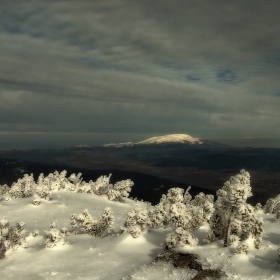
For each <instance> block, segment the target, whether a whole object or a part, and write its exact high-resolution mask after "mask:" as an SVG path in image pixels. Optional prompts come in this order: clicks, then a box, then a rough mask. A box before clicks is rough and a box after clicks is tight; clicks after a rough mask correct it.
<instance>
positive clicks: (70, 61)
mask: <svg viewBox="0 0 280 280" xmlns="http://www.w3.org/2000/svg"><path fill="white" fill-rule="evenodd" d="M279 9H280V3H278V2H277V1H273V0H271V1H270V0H269V1H266V2H263V1H260V0H256V1H254V2H252V1H245V2H244V1H222V0H219V1H218V0H215V1H207V0H198V1H191V0H187V1H186V0H184V1H183V0H177V1H165V0H153V1H146V0H142V1H136V0H102V1H98V0H97V1H83V0H79V1H77V0H76V1H75V0H71V1H69V0H68V1H66V0H65V1H58V0H56V1H43V0H34V1H33V0H29V1H27V2H24V1H19V0H14V1H7V0H4V1H1V3H0V18H1V22H0V41H1V47H0V144H1V139H2V140H3V139H4V140H5V141H9V139H14V136H15V133H16V134H17V135H22V136H23V137H22V139H31V138H32V137H33V138H34V139H36V135H38V134H40V135H41V134H43V135H45V136H44V139H48V141H51V140H52V141H57V140H59V139H61V141H62V139H63V141H64V140H65V138H71V137H72V139H78V140H79V141H83V140H84V141H91V142H92V143H91V144H94V143H97V142H98V143H99V142H114V141H116V142H117V141H123V140H126V141H140V140H143V139H144V138H145V137H146V136H147V137H150V136H155V135H159V134H168V133H187V134H190V135H193V136H197V137H203V138H219V137H223V138H225V137H229V138H238V137H245V136H246V137H248V136H250V137H266V136H270V137H280V132H279V129H278V126H279V125H278V120H279V112H278V111H279V108H280V80H279V74H280V73H279V70H280V55H279V53H280V52H279V51H280V37H279V35H278V34H280V20H279V16H278V14H277V13H278V11H279ZM58 135H60V136H58ZM62 135H63V137H62ZM67 135H68V136H67ZM69 135H71V136H69ZM82 135H91V136H88V137H85V136H82ZM137 135H138V136H137ZM19 138H20V137H19ZM136 138H138V139H136ZM4 140H3V141H4ZM78 140H77V141H78ZM19 141H20V140H19ZM23 141H27V140H23ZM38 141H40V140H38ZM75 141H76V140H75Z"/></svg>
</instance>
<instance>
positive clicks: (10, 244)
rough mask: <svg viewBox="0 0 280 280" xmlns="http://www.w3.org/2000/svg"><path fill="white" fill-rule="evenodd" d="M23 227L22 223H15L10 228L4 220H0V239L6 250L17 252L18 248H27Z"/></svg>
mask: <svg viewBox="0 0 280 280" xmlns="http://www.w3.org/2000/svg"><path fill="white" fill-rule="evenodd" d="M24 225H25V224H24V223H23V222H17V223H16V225H15V227H10V225H9V222H8V221H7V220H6V219H1V220H0V237H1V238H2V239H3V242H4V245H5V247H6V249H7V250H8V249H10V248H11V249H13V250H17V248H18V247H19V246H21V247H23V248H27V242H26V240H25V235H26V230H25V229H24Z"/></svg>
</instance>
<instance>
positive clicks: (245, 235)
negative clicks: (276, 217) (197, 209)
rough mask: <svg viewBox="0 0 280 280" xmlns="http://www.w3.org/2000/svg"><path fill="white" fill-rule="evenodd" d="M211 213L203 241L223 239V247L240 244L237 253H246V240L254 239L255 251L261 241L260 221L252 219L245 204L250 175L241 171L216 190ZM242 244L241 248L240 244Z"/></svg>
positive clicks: (248, 206) (253, 217)
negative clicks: (213, 209) (208, 228)
mask: <svg viewBox="0 0 280 280" xmlns="http://www.w3.org/2000/svg"><path fill="white" fill-rule="evenodd" d="M217 196H218V199H217V201H216V202H215V205H214V206H215V211H214V213H213V215H212V217H211V219H210V223H209V224H210V231H209V232H208V234H207V236H206V238H205V241H206V242H208V243H210V242H212V241H214V240H216V239H223V240H224V247H227V246H228V245H231V244H233V243H238V242H243V243H240V244H239V246H238V248H237V252H246V251H247V248H246V246H247V245H246V242H244V241H246V240H248V239H249V238H250V237H251V238H252V239H253V240H254V247H255V248H257V249H258V248H259V245H260V243H261V241H262V222H261V221H260V220H258V219H257V218H256V217H255V216H254V208H253V207H252V206H251V205H249V204H247V203H246V200H247V198H248V197H250V196H252V192H251V186H250V174H249V173H248V172H247V171H245V170H244V169H242V170H241V171H240V173H239V174H237V175H235V176H232V177H231V178H230V179H229V180H228V181H226V182H225V183H224V186H223V187H222V188H221V189H219V190H218V191H217ZM241 244H243V245H241Z"/></svg>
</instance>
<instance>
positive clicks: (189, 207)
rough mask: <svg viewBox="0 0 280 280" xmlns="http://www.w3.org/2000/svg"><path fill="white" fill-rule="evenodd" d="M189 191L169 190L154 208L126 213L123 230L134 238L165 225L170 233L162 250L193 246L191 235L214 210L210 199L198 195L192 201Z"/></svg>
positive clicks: (209, 197)
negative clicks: (125, 228) (124, 228)
mask: <svg viewBox="0 0 280 280" xmlns="http://www.w3.org/2000/svg"><path fill="white" fill-rule="evenodd" d="M189 189H190V187H189V188H188V189H187V190H186V191H184V190H183V189H181V188H171V189H169V190H168V193H167V195H163V196H162V198H161V200H160V202H159V204H157V205H156V206H149V207H147V209H144V210H143V209H142V210H141V209H135V210H134V211H131V212H129V213H128V217H127V220H126V223H125V226H126V227H127V231H128V232H130V233H131V234H132V236H133V237H138V236H139V234H140V233H141V232H143V231H149V229H150V228H159V227H167V226H169V227H171V228H172V229H173V232H172V233H170V234H168V235H167V237H166V240H165V242H164V244H163V247H164V248H165V249H166V250H168V249H171V248H175V247H177V246H179V247H180V246H184V245H190V246H193V245H195V244H197V242H198V240H197V239H196V238H195V237H194V236H193V234H192V232H193V231H194V230H196V229H198V228H199V227H200V226H202V225H203V224H204V223H205V221H207V220H208V219H209V218H210V216H211V214H212V212H213V211H214V208H213V200H214V197H213V196H211V195H205V194H203V193H200V194H198V195H197V196H196V197H195V198H194V199H193V200H192V197H191V195H190V194H189Z"/></svg>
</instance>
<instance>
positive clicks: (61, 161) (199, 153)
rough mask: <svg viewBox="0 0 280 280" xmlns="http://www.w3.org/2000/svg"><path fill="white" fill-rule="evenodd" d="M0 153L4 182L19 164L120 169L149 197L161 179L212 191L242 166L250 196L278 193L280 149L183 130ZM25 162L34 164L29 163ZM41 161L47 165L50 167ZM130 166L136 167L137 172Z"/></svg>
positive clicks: (34, 169) (158, 188)
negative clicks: (233, 142) (248, 178)
mask: <svg viewBox="0 0 280 280" xmlns="http://www.w3.org/2000/svg"><path fill="white" fill-rule="evenodd" d="M0 157H2V158H3V159H4V160H6V159H9V161H7V162H8V163H7V162H5V163H4V161H3V162H2V166H0V181H1V176H2V183H3V182H4V181H5V180H8V179H9V180H10V179H12V178H13V177H14V178H15V177H17V178H18V176H21V175H22V174H23V173H21V172H23V171H22V170H25V171H28V172H33V173H38V172H40V170H42V171H41V172H46V171H47V170H50V172H53V171H54V170H53V169H54V168H57V166H59V167H60V168H63V169H66V170H69V171H70V170H71V169H75V170H80V171H82V170H83V174H85V175H86V174H87V173H86V172H85V170H87V171H88V172H90V175H88V176H89V177H88V179H96V178H92V177H95V175H97V173H98V174H101V175H102V174H103V172H105V174H107V173H108V172H109V170H113V172H112V173H113V174H116V173H118V174H120V175H122V176H120V177H123V178H130V177H131V178H134V179H135V181H136V182H139V183H137V184H136V185H135V188H134V190H135V193H134V195H135V196H137V197H139V198H143V199H147V198H148V196H149V191H148V190H150V191H151V197H153V196H157V199H158V198H159V196H160V194H161V193H165V192H166V188H164V187H161V185H164V186H165V187H167V186H166V185H170V184H172V185H177V186H181V184H183V185H184V186H188V185H191V186H196V187H200V188H201V189H207V190H208V191H212V192H214V191H216V190H217V189H219V188H221V187H222V185H223V184H224V182H225V181H227V180H228V179H229V178H230V176H232V175H235V174H237V173H239V171H240V169H242V168H244V169H246V170H247V171H249V173H250V174H251V176H252V178H251V183H252V188H253V193H254V196H253V197H252V201H253V200H254V201H257V202H259V201H261V202H264V201H265V200H266V199H267V198H269V197H273V196H276V195H278V194H279V193H280V149H277V148H250V147H247V148H238V147H234V146H229V145H224V144H220V143H217V142H214V141H210V140H205V139H201V138H195V137H192V136H190V135H187V134H170V135H163V136H156V137H152V138H149V139H146V140H143V141H140V142H136V143H133V142H126V143H116V144H114V143H112V144H105V145H103V146H95V147H89V146H88V145H78V146H76V147H72V148H68V149H33V150H28V151H20V150H10V151H2V152H1V151H0ZM16 159H17V160H22V161H24V162H25V164H18V166H17V165H16V164H15V165H13V164H11V162H17V161H14V160H16ZM27 162H29V163H34V164H31V165H30V168H28V169H27V168H26V166H29V165H28V163H27ZM40 164H41V166H40ZM0 165H1V164H0ZM42 165H48V166H49V169H48V168H47V167H46V166H42ZM16 166H17V167H16ZM24 166H25V168H24ZM8 169H9V171H8ZM96 172H97V173H96ZM133 172H137V175H135V174H134V173H133ZM8 173H9V174H10V175H9V176H8ZM139 174H146V175H149V176H155V177H157V178H158V179H157V180H152V182H153V183H151V184H150V183H149V182H150V177H147V176H146V175H145V176H144V175H143V176H142V175H141V176H140V175H139ZM14 175H16V176H14ZM7 176H8V177H9V178H8V177H7ZM91 176H92V177H91ZM3 177H5V178H3ZM115 177H117V176H116V175H115V176H114V178H115ZM140 177H141V180H140V179H139V178H140ZM123 178H120V179H123ZM4 179H5V180H4ZM165 180H167V181H168V183H167V181H165ZM152 190H153V191H152ZM157 192H158V193H157ZM156 193H157V195H155V194H156Z"/></svg>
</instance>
